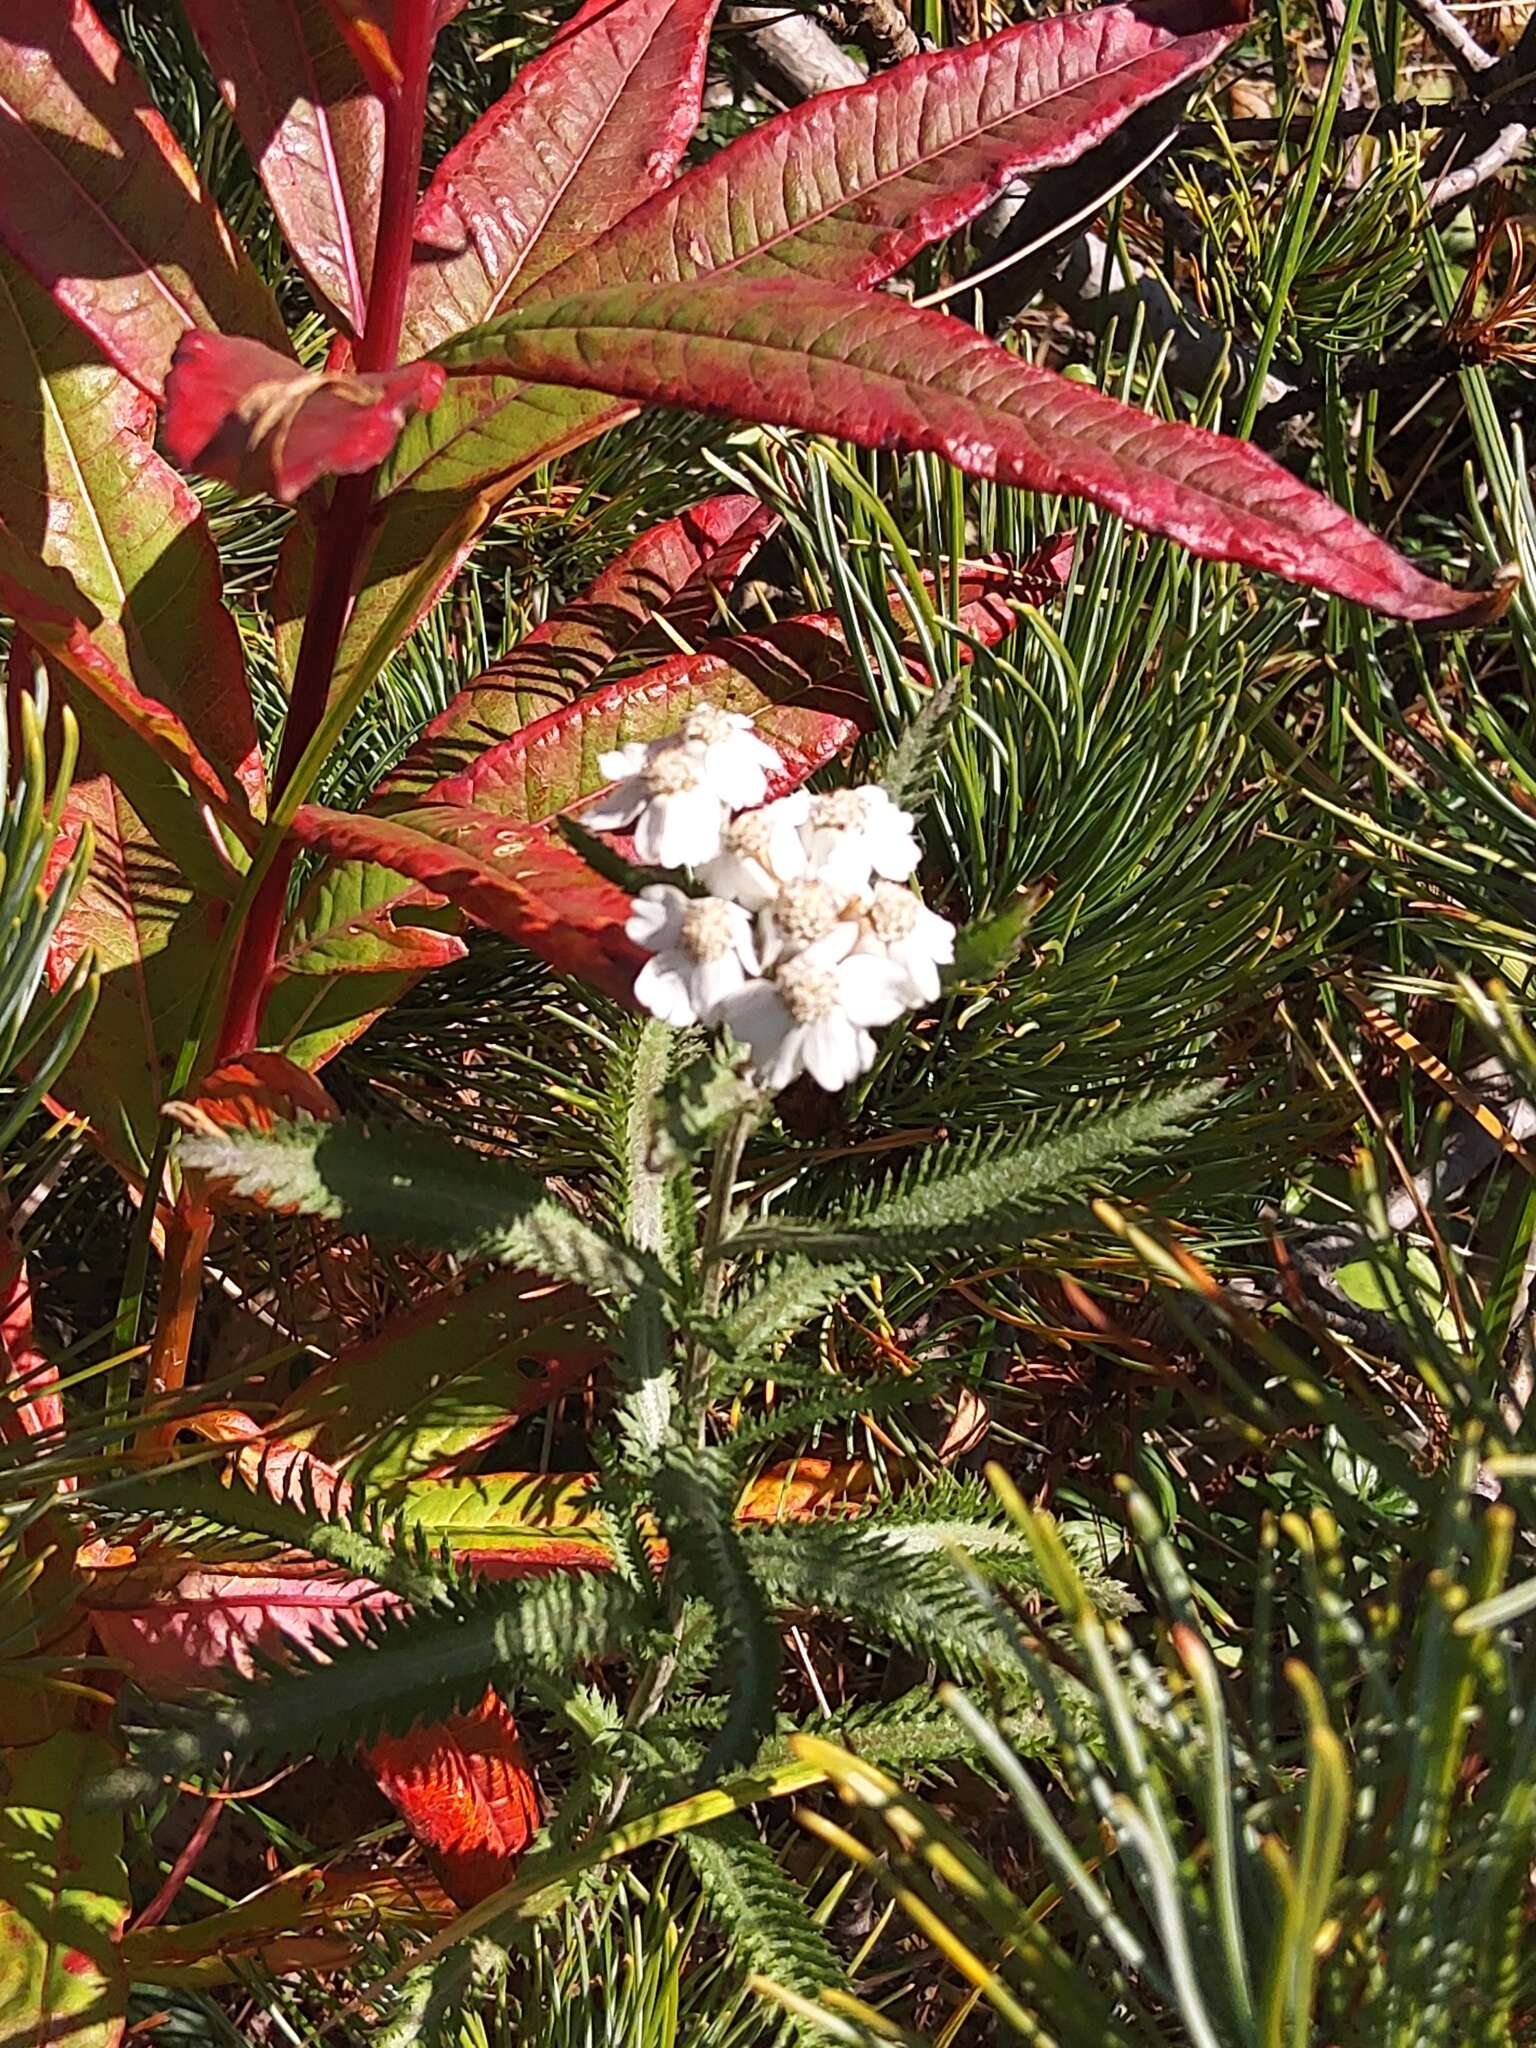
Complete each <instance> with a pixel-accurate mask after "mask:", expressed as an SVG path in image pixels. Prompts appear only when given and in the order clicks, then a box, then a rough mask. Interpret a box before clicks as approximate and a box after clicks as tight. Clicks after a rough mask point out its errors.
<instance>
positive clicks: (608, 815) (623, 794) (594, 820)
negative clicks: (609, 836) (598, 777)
mask: <svg viewBox="0 0 1536 2048" xmlns="http://www.w3.org/2000/svg"><path fill="white" fill-rule="evenodd" d="M649 801H650V798H649V795H648V793H647V791H646V787H645V784H644V783H643V782H637V781H635V780H634V778H633V777H631V778H630V779H629V780H628V781H626V782H617V783H615V784H614V786H613V788H612V789H610V790H609V791H608V792H607V794H606V795H604V796H600V797H599V798H598V799H597V801H596V802H595V803H592V804H589V805H588V806H587V808H586V809H585V810H584V811H583V812H581V814H580V822H581V823H582V824H583V825H585V826H586V828H587V830H588V831H589V832H617V831H620V830H621V829H622V828H623V827H624V826H625V825H628V824H630V823H632V822H633V820H634V819H636V818H638V817H639V815H640V813H641V812H642V811H643V810H644V809H645V807H646V804H647V803H648V802H649Z"/></svg>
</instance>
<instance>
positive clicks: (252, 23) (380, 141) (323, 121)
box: [185, 0, 384, 338]
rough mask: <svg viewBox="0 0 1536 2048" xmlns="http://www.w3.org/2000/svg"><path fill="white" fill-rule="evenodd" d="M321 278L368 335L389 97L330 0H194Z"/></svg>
mask: <svg viewBox="0 0 1536 2048" xmlns="http://www.w3.org/2000/svg"><path fill="white" fill-rule="evenodd" d="M185 5H186V10H187V15H188V18H189V20H190V21H191V23H192V27H193V29H194V30H195V32H196V34H197V38H198V41H199V42H200V43H201V44H202V46H203V48H204V50H205V51H206V52H207V56H208V61H209V63H210V65H211V66H212V67H213V72H214V76H215V77H216V78H217V79H218V81H219V89H220V91H221V92H222V93H223V95H224V98H225V101H226V102H227V104H228V106H229V109H230V111H231V113H232V114H233V115H234V117H235V121H236V124H237V126H238V127H239V130H240V133H241V136H242V137H243V139H244V142H245V146H246V148H247V150H248V151H249V152H250V155H251V159H252V161H253V162H254V164H255V166H256V169H257V172H258V174H259V175H260V178H261V182H262V184H263V185H264V186H265V187H266V191H267V197H268V198H269V199H270V200H271V202H272V210H273V212H274V213H275V214H276V215H277V218H278V222H279V224H280V225H281V227H282V230H283V234H284V236H285V237H286V238H287V241H288V246H289V247H290V248H291V249H292V251H293V254H294V258H295V261H296V262H297V263H298V265H299V267H300V268H301V269H302V270H303V272H304V274H305V276H306V277H307V278H308V280H309V284H310V288H311V289H312V290H313V291H314V293H315V294H316V296H317V297H318V298H319V300H320V303H321V305H322V306H323V307H324V308H325V309H327V310H328V311H329V312H330V313H331V314H332V315H333V317H334V318H335V319H336V321H337V322H338V323H339V325H340V326H341V327H342V328H343V330H344V331H345V332H346V333H348V334H350V335H352V336H353V337H354V338H356V337H357V336H358V335H360V334H361V333H362V331H363V321H364V319H365V317H366V315H367V309H368V281H369V278H370V276H371V275H372V271H373V244H374V238H375V235H376V233H377V230H378V218H379V182H380V178H381V176H382V169H383V158H384V109H383V106H382V104H381V102H380V100H379V98H378V96H377V95H376V94H375V93H373V92H371V91H370V90H369V89H368V87H367V85H366V84H365V83H364V81H363V79H362V77H361V76H360V74H359V72H358V70H357V66H356V65H355V63H354V62H353V59H352V57H351V54H350V53H349V51H348V50H347V47H346V45H345V43H344V42H343V41H342V38H341V36H340V34H339V33H338V31H337V28H336V24H335V23H334V21H333V20H332V19H331V16H330V13H329V11H328V9H327V8H326V6H325V4H324V0H185Z"/></svg>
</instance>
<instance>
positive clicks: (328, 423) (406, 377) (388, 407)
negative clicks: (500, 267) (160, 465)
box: [163, 334, 443, 505]
mask: <svg viewBox="0 0 1536 2048" xmlns="http://www.w3.org/2000/svg"><path fill="white" fill-rule="evenodd" d="M442 388H443V372H442V371H441V370H440V369H439V368H438V367H437V365H436V364H435V363H407V364H405V365H403V366H402V367H401V368H400V369H397V370H379V371H375V372H372V373H368V374H355V373H350V372H340V371H312V370H301V369H300V368H299V367H298V365H297V364H296V363H294V362H292V361H290V360H289V359H288V358H287V357H286V356H280V355H277V354H275V353H274V352H273V350H271V349H269V348H263V347H262V345H261V343H260V342H258V341H232V340H228V339H226V338H225V337H224V336H222V335H217V334H188V335H184V336H183V337H182V340H181V343H180V345H179V347H178V348H177V350H176V360H175V362H174V363H173V364H172V366H171V374H170V376H169V377H168V378H167V380H166V387H165V399H166V407H165V426H164V430H163V432H164V440H165V445H166V448H167V449H168V450H169V452H170V454H171V455H172V456H174V458H175V459H176V461H177V462H179V463H180V464H181V465H182V467H183V468H184V469H197V470H201V471H202V473H203V475H205V476H216V477H221V478H222V479H223V480H224V481H225V482H226V483H231V484H234V485H235V486H236V488H237V489H239V490H242V491H249V492H253V493H254V492H264V493H265V494H266V495H267V496H268V497H269V498H276V499H277V500H278V501H279V502H280V503H282V504H284V505H291V504H292V503H293V501H294V499H295V498H297V497H300V496H301V495H302V494H303V493H304V492H305V491H307V490H308V489H309V487H310V486H311V484H314V483H318V482H319V480H320V478H321V477H323V476H354V475H356V474H357V473H358V472H359V471H360V470H365V469H373V468H374V467H376V465H377V464H379V463H380V462H382V461H383V459H384V457H385V456H386V455H387V454H388V453H389V451H390V449H391V448H393V446H394V445H395V442H396V441H397V440H398V439H399V436H400V430H401V428H402V427H403V426H404V425H405V422H406V420H407V419H408V418H409V417H410V416H411V414H412V413H417V412H430V411H431V409H432V407H433V406H434V405H435V404H436V403H437V400H438V397H439V395H440V393H441V391H442Z"/></svg>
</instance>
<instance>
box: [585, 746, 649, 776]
mask: <svg viewBox="0 0 1536 2048" xmlns="http://www.w3.org/2000/svg"><path fill="white" fill-rule="evenodd" d="M650 753H651V750H650V748H649V747H648V746H647V745H646V743H645V742H644V740H630V741H629V742H628V743H627V745H625V746H622V747H615V748H613V749H612V751H611V752H609V753H606V754H599V755H598V757H597V765H598V767H599V768H600V769H601V770H602V772H603V774H604V775H606V776H607V778H608V780H609V781H610V782H617V781H618V780H619V779H620V777H621V776H627V775H638V774H639V773H640V771H641V769H642V768H644V766H645V764H646V762H647V761H648V760H649V759H650Z"/></svg>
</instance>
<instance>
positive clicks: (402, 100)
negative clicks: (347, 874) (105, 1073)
mask: <svg viewBox="0 0 1536 2048" xmlns="http://www.w3.org/2000/svg"><path fill="white" fill-rule="evenodd" d="M402 11H403V14H404V19H403V20H402V22H401V24H400V27H399V31H398V34H399V40H400V47H399V48H398V49H397V50H396V52H395V57H396V61H397V63H398V64H399V66H400V70H401V74H402V79H401V84H400V88H399V90H398V91H397V92H396V93H395V94H394V95H393V97H392V98H391V99H389V100H388V101H387V102H386V105H385V112H384V174H383V191H382V194H381V196H380V201H379V230H378V237H377V240H376V242H375V244H374V259H373V275H372V277H371V279H370V280H369V286H368V315H367V319H366V320H365V322H364V325H363V333H362V337H361V339H360V340H359V342H358V344H357V349H356V361H357V367H358V369H360V370H389V369H393V368H394V366H395V362H396V360H397V358H398V356H399V352H400V324H401V320H402V317H403V315H404V312H405V291H406V285H407V283H408V282H409V279H410V274H411V249H412V245H413V229H414V223H415V218H416V199H417V183H418V175H419V172H420V168H421V141H422V129H423V125H424V122H425V118H426V107H427V76H428V72H429V70H430V67H431V61H432V37H433V18H434V15H435V13H436V9H435V6H434V5H433V0H406V4H405V6H404V8H403V10H402ZM375 475H376V472H375V471H373V470H368V471H366V472H365V473H364V474H363V475H361V476H349V477H342V478H341V479H340V480H339V481H338V483H337V485H336V489H335V491H334V493H333V494H332V497H331V503H330V506H329V508H328V510H327V513H326V516H325V518H324V519H323V520H322V522H321V525H320V530H319V535H318V537H317V539H316V543H315V561H314V569H313V573H312V575H311V578H310V592H311V597H310V607H309V612H308V615H307V617H306V618H305V621H304V633H303V637H302V639H301V640H300V642H299V658H298V661H297V663H296V665H295V668H294V677H293V695H292V697H291V699H290V700H289V706H288V721H287V723H286V725H285V726H284V727H283V741H282V746H281V747H280V748H279V750H278V758H277V769H276V772H275V774H274V776H273V791H274V794H275V795H279V796H280V795H281V794H282V792H283V791H284V789H285V788H286V787H287V785H288V782H289V780H290V779H291V777H292V775H293V772H294V770H295V769H296V768H297V767H298V765H299V762H300V761H301V760H302V759H303V757H304V751H305V749H306V748H307V747H308V745H309V743H310V741H311V740H312V739H313V738H314V736H315V729H316V727H317V726H318V725H319V723H320V720H321V719H322V718H323V717H324V716H325V704H326V698H327V697H328V695H329V693H330V687H331V678H332V676H333V675H334V674H335V670H336V656H337V654H338V653H339V652H340V649H341V640H342V635H343V634H344V633H345V632H346V629H347V621H348V619H349V618H350V616H351V612H352V597H353V586H354V584H355V583H356V581H357V574H358V569H359V567H360V566H361V563H362V559H363V550H364V548H365V546H366V544H367V540H368V514H369V511H370V508H371V506H372V503H373V483H374V477H375ZM293 862H294V852H293V849H292V848H289V847H284V848H283V849H282V850H281V851H280V852H279V854H278V856H277V858H276V860H274V861H273V863H272V865H271V867H270V868H269V869H268V870H267V873H266V876H265V879H264V880H263V882H262V885H261V889H260V891H259V892H258V894H257V897H256V900H255V902H254V903H253V904H252V905H251V912H250V916H249V917H248V918H247V920H246V925H245V930H244V931H243V932H242V933H241V935H240V946H239V950H238V951H237V953H236V956H235V964H234V967H233V970H232V971H231V974H230V984H229V995H228V998H227V1000H226V1002H225V1006H224V1018H223V1023H222V1025H221V1027H220V1030H219V1035H218V1041H217V1044H216V1046H215V1051H214V1058H215V1061H218V1060H225V1059H230V1058H232V1057H234V1056H235V1055H236V1054H238V1053H242V1052H246V1051H248V1050H249V1048H250V1047H251V1046H252V1045H253V1044H254V1043H255V1040H256V1033H257V1029H258V1027H259V1025H260V1021H261V1006H262V1002H263V999H264V997H265V995H266V989H267V983H268V981H269V979H270V977H271V973H272V963H273V961H274V960H275V959H276V957H277V942H278V937H279V934H280V933H281V930H282V923H283V911H284V907H285V905H286V903H287V899H288V877H289V875H290V874H291V873H292V871H293Z"/></svg>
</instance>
